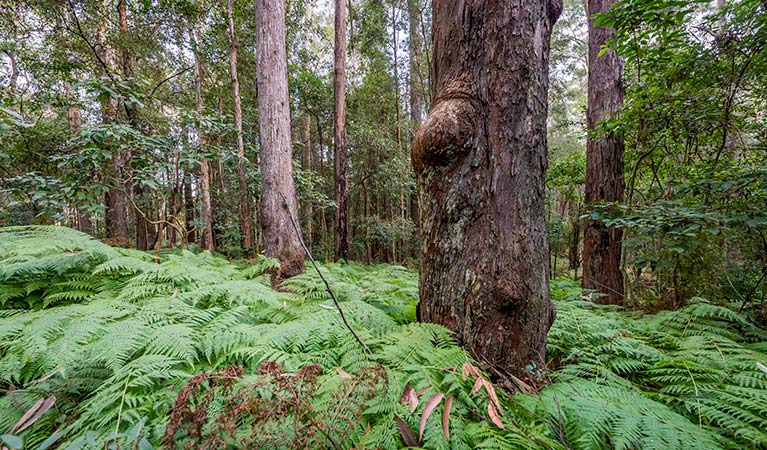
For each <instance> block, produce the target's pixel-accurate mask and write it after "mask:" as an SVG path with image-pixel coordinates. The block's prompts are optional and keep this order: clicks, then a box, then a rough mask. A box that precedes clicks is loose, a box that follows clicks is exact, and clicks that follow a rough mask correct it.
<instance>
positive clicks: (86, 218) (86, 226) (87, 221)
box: [64, 81, 93, 234]
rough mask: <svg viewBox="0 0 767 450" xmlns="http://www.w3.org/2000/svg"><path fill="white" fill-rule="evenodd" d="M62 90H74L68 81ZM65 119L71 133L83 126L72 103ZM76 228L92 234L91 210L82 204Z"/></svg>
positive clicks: (79, 151)
mask: <svg viewBox="0 0 767 450" xmlns="http://www.w3.org/2000/svg"><path fill="white" fill-rule="evenodd" d="M64 90H65V91H66V94H67V97H69V98H72V97H73V96H74V92H73V91H72V86H71V85H70V84H69V83H68V82H66V81H65V82H64ZM67 119H68V122H69V131H70V132H72V133H73V134H77V133H80V130H81V129H82V127H83V117H82V114H80V108H78V107H77V106H74V105H70V106H69V107H68V108H67ZM77 152H78V153H81V152H82V149H81V148H80V147H79V146H78V148H77ZM76 209H77V229H78V230H79V231H82V232H83V233H88V234H93V221H92V220H91V212H90V211H88V209H86V208H84V207H83V206H82V205H77V207H76Z"/></svg>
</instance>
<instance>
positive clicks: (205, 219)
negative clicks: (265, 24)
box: [189, 25, 216, 252]
mask: <svg viewBox="0 0 767 450" xmlns="http://www.w3.org/2000/svg"><path fill="white" fill-rule="evenodd" d="M189 34H190V36H191V39H192V48H193V50H194V51H193V53H194V108H195V110H196V111H197V113H198V114H199V115H200V116H202V115H203V113H204V112H205V105H204V103H203V98H202V55H200V49H199V45H200V40H201V37H202V36H201V34H202V33H201V30H200V26H199V25H198V26H197V27H196V29H194V30H190V32H189ZM197 136H198V139H199V140H200V150H201V152H202V153H203V156H202V157H201V158H200V197H201V202H202V208H200V209H201V211H200V219H201V220H202V230H201V233H200V248H202V249H203V250H209V251H210V252H215V251H216V243H215V241H214V240H213V208H212V205H211V201H210V161H208V158H207V157H205V156H204V154H205V148H206V144H207V141H208V136H206V135H205V133H204V131H203V130H202V129H201V128H198V129H197Z"/></svg>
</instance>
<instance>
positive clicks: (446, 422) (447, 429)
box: [442, 395, 453, 442]
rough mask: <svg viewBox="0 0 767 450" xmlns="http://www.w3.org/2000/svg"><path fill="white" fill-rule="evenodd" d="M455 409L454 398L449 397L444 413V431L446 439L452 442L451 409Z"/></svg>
mask: <svg viewBox="0 0 767 450" xmlns="http://www.w3.org/2000/svg"><path fill="white" fill-rule="evenodd" d="M452 407H453V396H452V395H448V397H447V400H445V409H444V411H442V431H443V432H444V433H445V437H446V438H447V440H448V442H450V409H451V408H452Z"/></svg>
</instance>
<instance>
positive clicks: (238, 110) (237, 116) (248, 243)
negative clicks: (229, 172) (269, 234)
mask: <svg viewBox="0 0 767 450" xmlns="http://www.w3.org/2000/svg"><path fill="white" fill-rule="evenodd" d="M232 3H233V0H227V2H226V18H227V22H228V24H229V43H230V45H231V50H230V51H229V73H230V75H231V77H232V98H233V99H234V126H235V128H236V129H237V155H238V160H237V180H238V182H239V196H240V234H241V235H242V241H241V244H242V248H243V249H244V250H245V257H246V258H252V257H253V255H254V254H255V250H256V248H255V245H254V244H253V220H252V219H251V217H250V216H251V213H250V196H249V195H248V178H247V175H246V173H245V163H246V159H245V143H244V141H243V138H242V106H241V104H240V80H239V78H238V76H237V57H238V52H239V48H240V44H239V41H238V40H237V31H236V30H235V28H234V13H233V5H232Z"/></svg>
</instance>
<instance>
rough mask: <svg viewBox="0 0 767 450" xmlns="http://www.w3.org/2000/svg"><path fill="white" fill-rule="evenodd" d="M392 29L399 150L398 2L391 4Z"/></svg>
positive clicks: (400, 142)
mask: <svg viewBox="0 0 767 450" xmlns="http://www.w3.org/2000/svg"><path fill="white" fill-rule="evenodd" d="M391 27H392V45H393V46H394V51H393V52H392V54H393V56H394V61H393V62H394V110H395V111H396V116H395V117H396V121H397V122H396V125H397V150H398V151H399V150H400V149H401V148H402V112H401V110H400V95H399V55H397V53H398V45H397V2H392V4H391Z"/></svg>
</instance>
